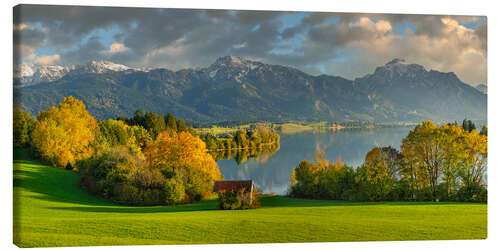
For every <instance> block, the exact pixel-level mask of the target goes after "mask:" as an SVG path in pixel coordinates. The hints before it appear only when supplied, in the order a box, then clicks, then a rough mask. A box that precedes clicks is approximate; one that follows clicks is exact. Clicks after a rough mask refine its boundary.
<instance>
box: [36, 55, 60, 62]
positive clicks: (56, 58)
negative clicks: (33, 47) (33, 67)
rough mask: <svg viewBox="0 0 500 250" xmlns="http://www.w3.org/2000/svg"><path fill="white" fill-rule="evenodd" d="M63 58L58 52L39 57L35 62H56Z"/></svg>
mask: <svg viewBox="0 0 500 250" xmlns="http://www.w3.org/2000/svg"><path fill="white" fill-rule="evenodd" d="M60 59H61V56H60V55H58V54H55V55H51V56H42V57H38V58H37V59H36V60H35V63H39V64H54V63H55V62H57V61H59V60H60Z"/></svg>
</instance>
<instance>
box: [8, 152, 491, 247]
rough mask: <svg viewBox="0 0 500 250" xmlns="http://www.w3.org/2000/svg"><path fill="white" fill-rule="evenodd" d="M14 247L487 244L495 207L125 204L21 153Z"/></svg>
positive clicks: (282, 200)
mask: <svg viewBox="0 0 500 250" xmlns="http://www.w3.org/2000/svg"><path fill="white" fill-rule="evenodd" d="M15 159H16V160H15V161H14V195H15V199H14V243H15V244H17V245H18V246H21V247H44V246H45V247H49V246H50V247H54V246H85V245H140V244H193V243H255V242H318V241H371V240H430V239H436V240H437V239H439V240H446V239H483V238H486V236H487V205H484V204H469V203H430V202H423V203H409V202H390V203H353V202H336V201H311V200H300V199H292V198H286V197H265V198H263V199H262V201H261V203H262V208H259V209H254V210H240V211H221V210H216V209H215V208H216V202H215V200H206V201H202V202H199V203H195V204H190V205H182V206H156V207H131V206H119V205H116V204H113V203H110V202H108V201H106V200H102V199H99V198H97V197H94V196H92V195H90V194H88V193H86V192H85V191H83V190H82V189H81V188H80V187H79V177H78V175H77V174H75V173H74V172H71V171H67V170H62V169H56V168H52V167H48V166H44V165H42V164H40V163H37V162H34V161H31V160H29V159H28V158H27V157H26V154H23V152H19V151H18V152H16V155H15Z"/></svg>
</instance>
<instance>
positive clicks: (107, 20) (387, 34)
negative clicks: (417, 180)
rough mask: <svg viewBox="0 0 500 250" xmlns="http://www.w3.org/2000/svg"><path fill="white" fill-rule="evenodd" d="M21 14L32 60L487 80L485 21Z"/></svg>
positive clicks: (212, 13) (22, 44)
mask: <svg viewBox="0 0 500 250" xmlns="http://www.w3.org/2000/svg"><path fill="white" fill-rule="evenodd" d="M21 10H22V11H21ZM14 12H15V13H14V14H15V15H14V16H15V17H14V28H13V29H14V45H15V51H14V55H15V57H17V58H25V59H26V58H27V59H30V60H35V58H36V54H37V53H38V51H39V49H40V48H44V49H48V50H49V51H53V52H54V54H58V55H60V60H59V61H58V62H59V63H64V64H75V63H76V64H77V63H85V62H87V61H89V60H101V59H106V60H111V61H116V62H117V63H122V64H125V65H130V66H148V67H165V68H169V69H172V70H177V69H181V68H194V67H204V66H207V65H209V64H211V63H212V62H213V61H215V59H216V58H217V57H220V56H224V55H228V54H232V55H236V56H242V57H247V58H250V59H256V60H262V61H264V62H267V63H274V64H284V65H290V66H294V67H297V68H299V69H301V70H303V71H306V72H308V73H315V74H316V73H326V74H332V75H340V76H345V77H348V78H355V77H359V76H362V75H364V74H367V73H370V72H372V71H373V70H374V69H375V67H376V66H379V65H382V64H385V63H386V62H387V61H389V60H391V59H392V58H394V57H403V58H406V59H407V61H410V62H414V63H420V64H423V65H424V66H426V67H427V68H434V69H437V70H442V71H454V72H456V73H457V75H459V77H460V78H461V79H462V80H464V81H466V82H468V83H472V84H474V83H485V82H486V61H487V42H486V41H487V24H486V18H485V17H477V16H449V15H406V14H370V13H324V12H314V13H307V12H280V11H238V10H200V9H152V8H111V7H85V6H50V5H21V6H20V7H16V8H15V9H14ZM290 20H292V21H290ZM466 23H467V24H468V25H464V24H466ZM402 27H403V28H407V30H406V31H403V32H401V29H402ZM471 27H472V28H471ZM110 41H113V42H112V43H111V44H110ZM352 65H356V67H352Z"/></svg>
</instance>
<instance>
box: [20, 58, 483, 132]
mask: <svg viewBox="0 0 500 250" xmlns="http://www.w3.org/2000/svg"><path fill="white" fill-rule="evenodd" d="M125 67H126V66H124V65H113V64H112V63H110V62H106V63H100V64H99V63H95V62H93V63H90V64H89V65H87V66H74V68H75V69H74V70H70V71H69V72H67V73H65V74H63V76H61V77H60V78H57V79H56V80H53V81H47V80H45V81H40V82H39V83H38V84H32V85H29V86H24V87H17V88H15V90H14V104H15V106H17V107H21V108H22V109H24V110H27V111H29V112H31V113H32V114H36V113H37V112H39V111H41V110H44V109H47V108H48V107H50V106H51V105H54V104H56V103H57V102H59V101H60V100H62V98H63V97H64V96H68V95H73V96H75V97H77V98H78V99H81V100H83V101H84V103H85V104H86V105H87V107H88V110H89V111H90V113H91V114H92V115H94V116H95V117H97V118H98V119H106V118H112V117H116V116H120V115H121V116H130V115H131V114H132V113H133V112H134V111H135V110H137V109H147V110H152V111H154V112H157V113H164V114H165V113H167V112H172V113H175V114H176V115H177V116H178V117H180V118H182V119H189V120H196V121H209V122H215V121H225V120H261V121H264V120H266V121H274V122H290V121H311V122H314V121H347V120H356V121H357V120H361V121H371V122H401V121H403V122H407V121H410V122H419V121H421V120H425V119H432V120H434V121H438V122H440V121H453V120H462V119H463V118H464V117H466V118H468V119H472V120H486V119H487V117H486V113H487V112H486V111H487V109H486V102H487V98H486V95H485V94H483V93H481V92H480V91H478V90H477V89H475V88H473V87H471V86H469V85H467V84H465V83H463V82H462V81H460V80H459V79H458V78H457V77H456V75H455V74H454V73H442V72H438V71H434V70H429V71H428V70H426V69H425V68H424V67H423V66H420V65H416V64H408V63H406V62H404V61H403V60H400V59H395V60H393V61H391V62H389V63H387V64H386V65H384V66H381V67H377V69H376V70H375V72H374V73H373V74H368V75H366V76H364V77H361V78H357V79H355V80H354V81H351V80H348V79H345V78H342V77H338V76H329V75H319V76H313V75H309V74H306V73H304V72H302V71H299V70H297V69H295V68H291V67H285V66H281V65H270V64H264V63H261V62H255V61H250V60H246V59H243V58H239V57H233V56H226V57H221V58H219V59H217V60H216V61H215V62H214V63H213V64H211V65H210V66H208V67H206V68H201V69H183V70H179V71H171V70H168V69H148V70H144V69H133V68H125ZM32 71H33V70H32ZM27 72H28V71H27ZM28 73H29V72H28ZM26 74H27V73H26ZM26 74H25V75H26ZM61 74H62V73H61ZM33 75H35V74H33ZM58 76H60V74H59V75H58ZM23 77H28V76H23ZM31 77H33V76H31ZM51 79H52V78H51ZM33 82H36V81H34V80H33Z"/></svg>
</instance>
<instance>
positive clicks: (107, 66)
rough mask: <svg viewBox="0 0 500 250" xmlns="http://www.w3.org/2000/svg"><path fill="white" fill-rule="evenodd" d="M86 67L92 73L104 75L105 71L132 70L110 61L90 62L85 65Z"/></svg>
mask: <svg viewBox="0 0 500 250" xmlns="http://www.w3.org/2000/svg"><path fill="white" fill-rule="evenodd" d="M87 66H88V69H89V70H90V71H91V72H92V73H105V72H107V71H125V70H129V69H132V68H130V67H128V66H125V65H123V64H118V63H114V62H110V61H91V62H89V63H88V64H87Z"/></svg>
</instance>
